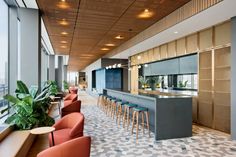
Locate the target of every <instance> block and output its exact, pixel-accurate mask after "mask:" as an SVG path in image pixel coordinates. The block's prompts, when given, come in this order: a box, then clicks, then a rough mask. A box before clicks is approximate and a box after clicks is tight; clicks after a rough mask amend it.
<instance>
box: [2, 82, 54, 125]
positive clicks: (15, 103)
mask: <svg viewBox="0 0 236 157" xmlns="http://www.w3.org/2000/svg"><path fill="white" fill-rule="evenodd" d="M51 87H52V84H48V85H47V86H45V87H44V88H43V90H42V92H41V93H40V92H39V91H38V89H36V88H30V89H28V88H27V86H26V85H25V84H24V83H23V82H22V81H17V89H16V91H15V93H16V96H12V95H10V94H7V95H5V96H4V99H6V100H8V101H9V102H10V106H9V108H7V109H4V110H2V111H1V112H2V113H4V112H6V111H8V110H11V111H13V113H12V114H11V115H10V116H9V117H8V118H7V119H6V121H5V122H6V123H8V124H11V125H15V126H16V129H19V130H27V129H32V128H34V127H40V126H51V125H53V124H54V119H53V118H52V117H50V116H48V114H47V110H48V108H49V105H50V101H51V99H50V97H49V96H50V95H51V94H52V93H53V90H52V88H51Z"/></svg>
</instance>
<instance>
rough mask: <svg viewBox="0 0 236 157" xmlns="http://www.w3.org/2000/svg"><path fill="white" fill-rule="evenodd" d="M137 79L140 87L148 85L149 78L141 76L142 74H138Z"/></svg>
mask: <svg viewBox="0 0 236 157" xmlns="http://www.w3.org/2000/svg"><path fill="white" fill-rule="evenodd" d="M138 81H139V82H140V84H141V87H142V89H145V88H147V87H148V85H149V84H148V81H149V79H146V78H145V77H143V76H140V77H139V78H138Z"/></svg>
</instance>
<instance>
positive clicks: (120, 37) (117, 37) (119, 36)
mask: <svg viewBox="0 0 236 157" xmlns="http://www.w3.org/2000/svg"><path fill="white" fill-rule="evenodd" d="M115 38H116V39H119V40H120V39H124V37H123V36H121V35H118V36H116V37H115Z"/></svg>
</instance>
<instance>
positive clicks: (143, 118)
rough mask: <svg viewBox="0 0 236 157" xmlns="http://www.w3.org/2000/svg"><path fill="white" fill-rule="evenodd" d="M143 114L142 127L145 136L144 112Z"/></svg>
mask: <svg viewBox="0 0 236 157" xmlns="http://www.w3.org/2000/svg"><path fill="white" fill-rule="evenodd" d="M141 114H142V127H143V134H144V112H142V113H141Z"/></svg>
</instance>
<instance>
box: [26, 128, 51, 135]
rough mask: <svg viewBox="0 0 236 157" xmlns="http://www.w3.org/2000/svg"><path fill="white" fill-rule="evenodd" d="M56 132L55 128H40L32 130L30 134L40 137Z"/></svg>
mask: <svg viewBox="0 0 236 157" xmlns="http://www.w3.org/2000/svg"><path fill="white" fill-rule="evenodd" d="M54 130H55V128H54V127H48V126H47V127H38V128H34V129H32V130H30V133H31V134H34V135H40V134H47V133H50V132H53V131H54Z"/></svg>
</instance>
